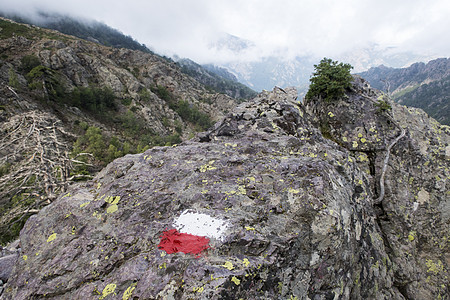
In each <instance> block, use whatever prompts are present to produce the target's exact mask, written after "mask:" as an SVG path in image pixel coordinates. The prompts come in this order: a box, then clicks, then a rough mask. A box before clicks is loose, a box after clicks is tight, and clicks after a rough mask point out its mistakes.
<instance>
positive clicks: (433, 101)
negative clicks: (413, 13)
mask: <svg viewBox="0 0 450 300" xmlns="http://www.w3.org/2000/svg"><path fill="white" fill-rule="evenodd" d="M360 75H361V76H362V77H364V78H366V79H367V80H368V81H369V82H370V84H371V85H372V86H373V87H375V88H378V89H383V90H386V87H387V86H386V84H388V85H389V90H390V92H391V93H392V97H393V98H394V99H395V101H396V102H398V103H401V104H403V105H407V106H412V107H418V108H422V109H423V110H424V111H426V112H427V113H428V114H429V115H430V116H432V117H433V118H435V119H436V120H438V121H439V122H441V123H442V124H447V125H450V59H447V58H440V59H436V60H432V61H430V62H428V63H427V64H425V63H415V64H413V65H411V66H410V67H408V68H401V69H395V68H387V67H385V66H380V67H376V68H371V69H369V70H368V71H367V72H363V73H360Z"/></svg>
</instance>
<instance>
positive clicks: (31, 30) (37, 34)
mask: <svg viewBox="0 0 450 300" xmlns="http://www.w3.org/2000/svg"><path fill="white" fill-rule="evenodd" d="M0 28H1V30H0V39H8V38H11V37H13V36H23V37H25V38H27V39H31V40H36V39H40V38H44V37H45V38H49V39H54V40H62V41H65V40H67V39H69V38H68V37H67V36H64V35H61V34H59V33H54V32H51V31H48V30H43V29H40V28H36V27H31V26H30V25H25V24H19V23H14V22H10V21H6V20H0Z"/></svg>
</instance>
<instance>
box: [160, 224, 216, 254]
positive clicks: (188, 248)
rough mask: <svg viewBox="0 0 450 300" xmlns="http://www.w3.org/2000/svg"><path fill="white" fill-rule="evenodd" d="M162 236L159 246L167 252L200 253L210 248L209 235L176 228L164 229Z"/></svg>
mask: <svg viewBox="0 0 450 300" xmlns="http://www.w3.org/2000/svg"><path fill="white" fill-rule="evenodd" d="M160 237H161V241H160V242H159V245H158V248H159V249H161V250H164V251H166V252H167V254H172V253H178V252H183V253H191V254H194V255H199V254H200V253H201V252H202V251H203V250H206V249H208V248H209V239H208V238H207V237H204V236H198V235H193V234H188V233H180V232H178V230H176V229H170V230H168V231H164V232H163V234H162V235H161V236H160Z"/></svg>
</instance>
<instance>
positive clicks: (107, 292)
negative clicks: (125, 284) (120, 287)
mask: <svg viewBox="0 0 450 300" xmlns="http://www.w3.org/2000/svg"><path fill="white" fill-rule="evenodd" d="M116 287H117V285H116V284H114V283H110V284H108V285H106V286H105V288H104V289H103V291H102V296H101V297H100V298H98V299H100V300H101V299H105V297H106V296H108V295H110V294H112V293H114V291H115V290H116Z"/></svg>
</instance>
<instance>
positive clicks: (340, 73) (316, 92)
mask: <svg viewBox="0 0 450 300" xmlns="http://www.w3.org/2000/svg"><path fill="white" fill-rule="evenodd" d="M352 68H353V67H352V66H351V65H350V64H344V63H338V62H337V61H332V60H331V59H329V58H324V59H322V60H321V61H320V63H319V64H318V65H314V69H315V72H314V73H313V76H312V77H311V79H310V82H311V84H310V86H309V90H308V92H307V93H306V99H312V98H314V97H320V98H322V99H324V100H325V101H327V102H330V101H333V100H337V99H339V98H341V97H342V96H344V95H345V90H346V89H348V88H350V86H351V81H352V79H353V78H352V75H351V74H350V70H351V69H352Z"/></svg>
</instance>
